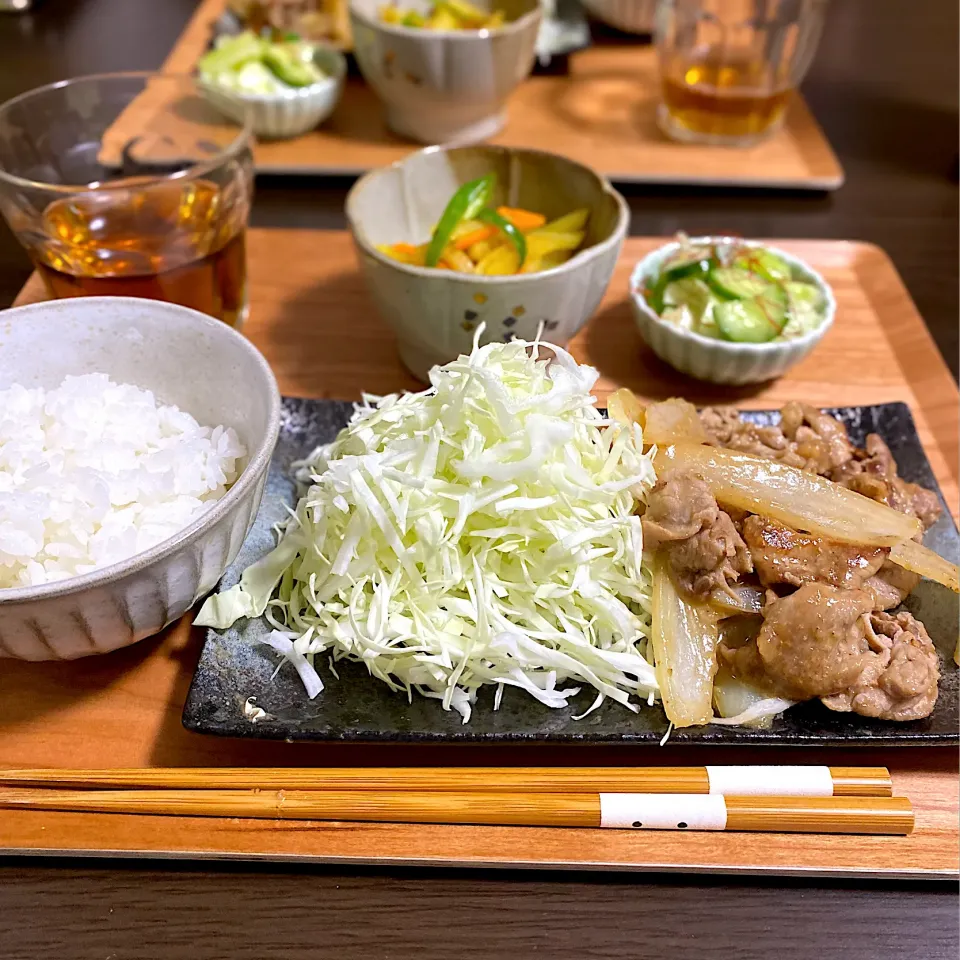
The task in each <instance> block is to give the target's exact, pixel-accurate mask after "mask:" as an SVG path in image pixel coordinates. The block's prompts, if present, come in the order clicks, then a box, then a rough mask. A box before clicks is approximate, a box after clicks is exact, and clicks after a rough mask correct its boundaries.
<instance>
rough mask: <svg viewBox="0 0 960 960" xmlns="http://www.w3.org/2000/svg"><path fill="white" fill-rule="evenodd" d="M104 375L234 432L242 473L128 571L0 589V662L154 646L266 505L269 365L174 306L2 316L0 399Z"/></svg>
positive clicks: (124, 304) (271, 431) (275, 415)
mask: <svg viewBox="0 0 960 960" xmlns="http://www.w3.org/2000/svg"><path fill="white" fill-rule="evenodd" d="M83 373H105V374H107V375H108V376H110V377H111V378H113V379H114V380H116V381H118V382H120V383H132V384H135V385H136V386H138V387H141V388H142V389H146V390H152V391H153V392H154V393H155V394H156V396H157V398H158V399H159V400H161V401H162V402H165V403H173V404H176V405H177V406H178V407H180V408H181V409H182V410H186V411H187V412H189V413H191V414H192V415H193V416H194V417H195V418H196V419H197V420H198V421H199V422H200V423H202V424H207V425H211V426H215V425H219V424H223V425H224V426H228V427H233V428H234V430H236V431H237V434H238V435H239V437H240V440H241V441H242V442H243V444H244V446H245V447H246V448H247V462H246V464H245V466H244V468H243V471H242V473H241V474H240V476H239V477H238V479H237V480H236V482H235V483H234V484H233V486H232V487H231V488H230V489H229V490H228V491H227V492H226V494H225V495H224V496H223V497H222V498H221V499H220V500H218V501H217V502H216V503H214V504H213V505H212V506H211V507H210V509H209V510H207V511H206V512H205V513H203V514H202V515H201V516H200V517H198V518H197V519H196V520H194V521H193V523H191V524H190V525H189V526H187V527H184V529H183V530H181V531H180V532H179V533H178V534H176V536H173V537H170V538H169V539H168V540H164V541H163V542H161V543H159V544H157V546H155V547H152V548H151V549H150V550H147V551H145V552H144V553H140V554H137V555H136V556H134V557H131V558H130V559H129V560H124V561H122V562H120V563H115V564H111V565H110V566H107V567H103V568H101V569H99V570H94V571H92V572H90V573H85V574H83V575H82V576H78V577H71V578H69V579H67V580H60V581H57V582H55V583H47V584H43V585H42V586H38V587H14V588H12V589H0V657H13V658H15V659H19V660H72V659H74V658H76V657H85V656H89V655H90V654H94V653H106V652H108V651H110V650H116V649H117V648H118V647H125V646H127V645H129V644H131V643H134V642H136V641H137V640H141V639H143V638H144V637H148V636H151V635H152V634H154V633H157V632H158V631H160V630H162V629H163V628H164V627H165V626H166V625H167V624H169V623H171V622H173V621H174V620H176V619H177V618H178V617H180V616H182V615H183V614H184V613H186V611H187V610H189V609H190V607H191V606H192V605H193V603H194V602H195V601H196V600H198V599H199V598H200V597H202V596H204V595H205V594H207V593H209V592H210V591H211V590H212V589H213V587H214V586H215V585H216V583H217V581H218V580H219V579H220V576H221V575H222V574H223V571H224V570H225V569H226V568H227V566H229V564H230V563H232V562H233V560H234V558H235V557H236V555H237V551H238V550H239V549H240V544H241V543H243V540H244V537H246V535H247V531H248V530H249V528H250V525H251V524H252V523H253V519H254V517H255V516H256V513H257V509H258V507H259V506H260V498H261V495H262V494H263V485H264V481H265V480H266V476H267V468H268V467H269V465H270V457H271V455H272V454H273V448H274V446H275V445H276V442H277V432H278V430H279V424H280V394H279V392H278V390H277V384H276V381H275V380H274V377H273V374H272V373H271V372H270V367H269V366H268V364H267V361H266V360H264V358H263V357H262V356H261V355H260V353H259V352H258V351H257V349H256V348H255V347H254V346H253V345H252V344H251V343H250V342H249V341H248V340H246V339H245V338H244V337H242V336H241V335H240V334H239V333H237V332H236V331H235V330H232V329H231V328H230V327H228V326H227V325H226V324H225V323H221V322H220V321H219V320H214V319H213V318H211V317H208V316H206V315H205V314H202V313H198V312H197V311H196V310H188V309H187V308H186V307H180V306H177V305H175V304H171V303H160V302H158V301H155V300H140V299H134V298H132V297H77V298H71V299H68V300H54V301H51V302H49V303H38V304H34V305H32V306H28V307H18V308H15V309H13V310H5V311H3V312H2V313H0V390H2V389H6V388H8V387H10V386H12V385H13V384H15V383H18V384H21V385H22V386H25V387H45V388H47V389H52V388H55V387H57V386H59V385H60V384H61V383H62V382H63V379H64V377H66V376H68V375H75V374H83Z"/></svg>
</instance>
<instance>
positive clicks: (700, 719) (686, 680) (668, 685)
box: [650, 556, 720, 727]
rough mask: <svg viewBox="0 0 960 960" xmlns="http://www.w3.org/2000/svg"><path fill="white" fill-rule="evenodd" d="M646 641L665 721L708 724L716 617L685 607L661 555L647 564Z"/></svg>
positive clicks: (699, 608) (705, 610) (701, 609)
mask: <svg viewBox="0 0 960 960" xmlns="http://www.w3.org/2000/svg"><path fill="white" fill-rule="evenodd" d="M651 615H652V626H651V631H650V640H651V643H652V644H653V651H654V657H655V660H656V671H657V683H658V685H659V687H660V696H661V697H662V698H663V709H664V711H665V712H666V714H667V719H668V720H670V722H671V723H673V724H674V725H675V726H677V727H689V726H693V725H694V724H703V723H709V722H710V720H711V718H712V717H713V677H714V674H715V673H716V672H717V643H718V642H719V639H720V631H719V628H718V624H717V615H716V614H715V613H713V612H712V611H711V610H710V609H709V608H708V607H707V606H706V605H704V604H694V603H690V602H689V601H688V600H686V599H685V598H684V597H683V596H681V594H680V592H679V591H678V590H677V588H676V586H675V585H674V583H673V580H671V579H670V574H669V573H668V572H667V569H666V565H665V563H664V561H663V557H662V556H658V557H656V558H654V561H653V604H652V610H651Z"/></svg>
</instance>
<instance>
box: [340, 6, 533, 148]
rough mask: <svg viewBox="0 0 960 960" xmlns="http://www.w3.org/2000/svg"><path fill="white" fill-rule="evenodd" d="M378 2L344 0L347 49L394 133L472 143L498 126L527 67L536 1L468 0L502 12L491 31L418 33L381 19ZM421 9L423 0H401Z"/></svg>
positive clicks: (424, 8) (529, 66) (530, 61)
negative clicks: (348, 32)
mask: <svg viewBox="0 0 960 960" xmlns="http://www.w3.org/2000/svg"><path fill="white" fill-rule="evenodd" d="M382 2H383V0H350V21H351V24H352V27H353V53H354V56H355V57H356V58H357V63H358V65H359V66H360V71H361V73H362V74H363V76H364V79H365V80H366V81H367V83H369V84H370V86H371V87H373V89H374V90H375V91H376V92H377V95H378V96H379V97H380V99H381V100H382V101H383V102H384V105H385V107H386V119H387V125H388V126H389V127H390V129H391V130H393V131H394V133H398V134H400V135H401V136H404V137H409V138H410V139H412V140H418V141H419V142H421V143H431V144H432V143H440V144H447V145H454V144H464V143H474V142H476V141H479V140H485V139H487V138H488V137H492V136H493V135H494V134H495V133H497V131H499V130H500V128H501V127H502V126H503V124H504V120H505V106H506V101H507V97H508V96H509V95H510V94H511V93H512V92H513V90H514V89H515V88H516V87H517V85H518V84H519V83H520V82H521V81H523V80H524V79H526V77H527V76H528V74H529V73H530V71H531V69H532V68H533V60H534V54H535V48H536V43H537V32H538V30H539V29H540V16H541V11H540V0H475V2H476V3H477V4H478V6H480V7H482V8H483V9H485V10H489V9H493V8H498V9H502V10H503V11H504V12H505V13H506V15H507V20H508V22H507V23H505V24H504V25H503V26H502V27H496V28H495V29H492V30H424V29H420V28H416V27H402V26H399V25H397V24H392V23H385V22H383V21H382V20H381V19H380V16H379V12H378V11H379V7H380V6H381V4H382ZM403 2H404V4H405V6H409V7H410V8H411V9H414V10H417V11H418V12H420V13H427V12H429V9H430V8H431V7H432V3H431V2H430V0H403Z"/></svg>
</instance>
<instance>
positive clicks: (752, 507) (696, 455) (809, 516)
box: [655, 443, 923, 547]
mask: <svg viewBox="0 0 960 960" xmlns="http://www.w3.org/2000/svg"><path fill="white" fill-rule="evenodd" d="M655 467H656V470H657V474H658V475H660V474H661V471H663V470H666V469H668V468H670V467H684V468H688V469H690V470H692V471H693V472H694V473H696V474H697V475H698V476H700V477H702V478H703V479H704V480H705V481H706V483H707V484H708V486H709V487H710V489H711V491H712V492H713V495H714V496H715V497H716V498H717V500H718V501H719V502H720V503H723V504H725V505H727V506H731V507H737V508H739V509H741V510H748V511H749V512H750V513H758V514H760V515H761V516H764V517H771V518H772V519H774V520H779V521H780V522H781V523H786V524H788V525H789V526H791V527H794V528H795V529H798V530H805V531H806V532H808V533H812V534H815V535H817V536H821V537H830V538H831V539H833V540H840V541H842V542H844V543H857V544H863V545H864V546H878V547H892V546H896V545H897V544H900V543H902V542H903V541H905V540H910V539H911V538H912V537H914V536H916V535H917V534H918V533H920V531H921V530H922V529H923V528H922V526H921V524H920V521H919V520H917V519H916V518H915V517H908V516H907V515H906V514H905V513H899V512H897V511H896V510H894V509H893V508H892V507H888V506H886V504H883V503H877V502H876V501H875V500H871V499H870V498H869V497H865V496H863V495H862V494H859V493H855V492H854V491H853V490H848V489H847V488H846V487H841V486H840V484H838V483H834V482H833V481H832V480H827V479H825V478H824V477H820V476H817V474H815V473H809V472H807V471H806V470H798V469H797V468H796V467H789V466H787V465H786V464H783V463H776V462H774V461H772V460H764V459H762V458H761V457H751V456H749V455H748V454H745V453H734V452H732V451H730V450H721V449H718V448H717V447H705V446H701V445H699V444H694V443H678V444H675V445H673V446H670V447H667V448H666V449H664V450H661V451H660V452H659V453H658V455H657V459H656V462H655Z"/></svg>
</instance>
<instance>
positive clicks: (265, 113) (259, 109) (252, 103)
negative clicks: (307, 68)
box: [197, 46, 347, 140]
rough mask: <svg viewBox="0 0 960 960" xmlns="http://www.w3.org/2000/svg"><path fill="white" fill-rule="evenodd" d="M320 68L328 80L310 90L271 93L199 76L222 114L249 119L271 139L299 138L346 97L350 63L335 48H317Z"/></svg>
mask: <svg viewBox="0 0 960 960" xmlns="http://www.w3.org/2000/svg"><path fill="white" fill-rule="evenodd" d="M314 60H315V61H316V63H317V66H318V67H320V69H321V70H323V72H324V73H326V75H327V76H326V78H325V79H323V80H320V81H319V82H317V83H311V84H310V85H309V86H307V87H300V88H297V89H293V88H291V89H289V90H282V91H279V92H277V93H271V94H252V93H237V92H236V91H234V90H225V89H224V88H223V87H219V86H217V85H216V84H215V83H210V82H208V81H206V80H204V79H203V78H202V77H197V86H198V87H199V89H200V90H202V91H203V95H204V96H205V97H206V98H207V100H208V101H209V102H210V103H211V104H213V106H215V107H216V108H217V109H218V110H219V111H220V112H221V113H223V114H224V115H226V116H228V117H230V119H231V120H236V121H237V123H243V122H244V121H245V120H246V118H247V117H248V116H249V118H250V124H251V127H252V129H253V132H254V133H255V134H256V135H257V136H258V137H264V138H265V139H270V140H285V139H288V138H290V137H298V136H300V135H301V134H304V133H307V132H308V131H310V130H313V128H314V127H316V126H318V125H319V124H321V123H323V121H324V120H326V119H327V117H329V116H330V114H331V113H333V111H334V108H335V107H336V105H337V104H338V103H339V102H340V97H341V95H342V94H343V84H344V81H345V80H346V77H347V61H346V59H345V58H344V56H343V54H342V53H340V52H339V51H338V50H334V49H333V48H332V47H324V46H317V47H316V49H315V51H314Z"/></svg>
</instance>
